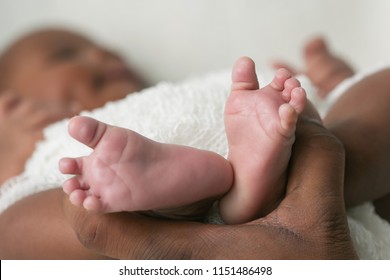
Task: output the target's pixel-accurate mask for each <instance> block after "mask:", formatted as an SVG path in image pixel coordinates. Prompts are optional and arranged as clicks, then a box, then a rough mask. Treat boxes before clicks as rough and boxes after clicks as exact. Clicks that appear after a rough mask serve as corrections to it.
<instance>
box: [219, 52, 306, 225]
mask: <svg viewBox="0 0 390 280" xmlns="http://www.w3.org/2000/svg"><path fill="white" fill-rule="evenodd" d="M232 80H233V85H232V92H231V95H230V96H229V98H228V100H227V102H226V107H225V127H226V135H227V140H228V146H229V155H228V159H229V161H230V162H231V164H232V166H233V170H234V176H235V180H234V184H233V187H232V189H231V191H229V193H228V194H227V195H225V196H224V197H223V198H222V199H221V201H220V212H221V215H222V218H223V219H224V220H225V222H227V223H242V222H246V221H249V220H252V219H254V218H257V217H258V216H262V215H265V214H267V213H268V212H270V211H271V210H273V208H274V207H275V206H276V204H277V202H278V201H279V199H280V198H281V196H282V195H283V193H284V187H285V183H286V182H285V180H286V172H287V166H288V162H289V160H290V154H291V147H292V144H293V143H294V140H295V126H296V122H297V119H298V115H299V114H300V113H301V112H302V111H303V110H304V108H305V105H306V93H305V91H304V90H303V89H302V88H301V87H300V84H299V82H298V80H297V79H295V78H291V74H290V73H289V72H288V71H287V70H284V69H280V70H279V71H277V72H276V74H275V77H274V79H273V81H272V82H271V83H270V84H269V85H267V86H265V87H263V88H261V89H259V84H258V80H257V77H256V73H255V66H254V63H253V61H252V60H250V59H249V58H241V59H240V60H238V61H237V62H236V64H235V66H234V67H233V74H232Z"/></svg>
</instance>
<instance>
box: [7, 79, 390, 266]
mask: <svg viewBox="0 0 390 280" xmlns="http://www.w3.org/2000/svg"><path fill="white" fill-rule="evenodd" d="M263 74H264V75H261V76H260V77H261V78H262V80H261V81H260V84H262V85H264V84H265V83H266V82H267V81H268V80H269V78H270V77H272V76H271V75H270V74H271V72H270V71H263ZM366 74H367V73H366ZM366 74H364V75H358V76H356V77H355V78H352V79H350V80H348V81H345V82H344V83H343V84H341V85H340V87H338V89H336V90H335V91H334V93H332V94H331V95H330V98H329V99H328V100H327V101H324V102H321V101H320V100H318V99H316V98H315V96H314V95H313V94H312V92H313V90H312V87H311V85H310V84H309V83H308V81H307V79H305V78H304V77H302V79H301V82H302V84H303V86H304V87H305V88H306V90H307V91H308V94H309V96H312V97H313V100H314V103H317V104H318V106H319V107H320V110H321V111H322V114H324V112H326V110H327V109H328V108H329V106H330V104H331V103H332V102H334V100H336V99H337V97H338V96H339V95H340V94H341V92H342V91H343V90H345V89H346V88H347V87H349V86H350V85H352V84H353V83H355V82H356V81H357V80H360V79H361V78H362V77H363V76H365V75H366ZM229 88H230V74H229V72H228V71H223V72H220V73H214V74H210V75H207V76H204V77H201V78H197V79H191V80H187V81H185V82H182V83H177V84H171V83H160V84H158V85H157V86H155V87H153V88H149V89H146V90H144V91H142V92H140V93H134V94H131V95H129V96H128V97H127V98H125V99H123V100H120V101H116V102H111V103H108V104H107V105H106V106H104V107H103V108H100V109H97V110H94V111H92V112H83V113H82V115H86V116H91V117H94V118H96V119H98V120H100V121H103V122H106V123H109V124H112V125H117V126H121V127H125V128H129V129H132V130H134V131H137V132H138V133H140V134H142V135H144V136H146V137H149V138H151V139H153V140H156V141H160V142H165V143H176V144H184V145H188V146H193V147H197V148H201V149H206V150H211V151H214V152H217V153H219V154H221V155H222V156H226V154H227V143H226V138H225V131H224V125H223V109H224V103H225V100H226V97H227V96H228V94H229ZM67 123H68V120H64V121H61V122H58V123H55V124H53V125H51V126H49V127H48V128H47V129H46V130H45V140H44V141H42V142H40V143H38V145H37V147H36V150H35V152H34V153H33V155H32V157H31V158H30V159H29V160H28V162H27V164H26V168H25V171H24V173H22V174H21V175H19V176H17V177H14V178H12V179H10V180H8V181H7V182H5V184H4V185H3V186H2V187H1V188H0V213H1V212H2V211H4V210H5V209H7V208H8V207H9V206H11V205H12V204H13V203H15V202H16V201H18V200H20V199H22V198H24V197H26V196H29V195H31V194H34V193H37V192H40V191H43V190H48V189H51V188H57V187H59V186H60V185H61V183H62V182H63V181H64V179H65V178H66V176H64V175H62V174H60V173H59V171H58V160H59V159H60V158H61V157H64V156H66V157H78V156H82V155H87V154H89V153H90V152H91V151H90V149H89V148H88V147H86V146H84V145H82V144H79V143H78V142H76V141H75V140H73V139H71V138H70V137H69V136H68V133H67ZM348 221H349V226H350V229H351V234H352V237H353V241H354V243H355V247H356V249H357V251H358V254H359V256H360V257H361V258H363V259H390V226H389V224H388V223H387V222H385V221H383V220H382V219H380V218H379V217H378V216H377V215H376V214H375V213H374V210H373V207H372V204H370V203H367V204H365V205H362V206H359V207H356V208H354V209H351V210H349V212H348Z"/></svg>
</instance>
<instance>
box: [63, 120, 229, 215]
mask: <svg viewBox="0 0 390 280" xmlns="http://www.w3.org/2000/svg"><path fill="white" fill-rule="evenodd" d="M69 133H70V135H71V136H72V137H73V138H75V139H76V140H78V141H80V142H81V143H83V144H85V145H87V146H89V147H91V148H92V149H93V152H92V153H91V154H90V155H89V156H86V157H81V158H65V159H62V160H61V161H60V171H61V172H62V173H65V174H75V175H76V176H75V177H73V178H71V179H69V180H68V181H66V182H65V183H64V185H63V189H64V191H65V192H66V193H67V194H69V196H70V200H71V202H72V203H74V204H76V205H79V206H81V205H82V206H84V207H85V208H86V209H88V210H94V211H99V212H119V211H143V210H151V209H167V208H179V207H182V206H185V205H187V204H192V203H194V202H196V201H200V200H203V199H206V198H209V197H216V196H218V195H221V194H223V193H225V192H226V191H227V190H228V189H229V188H230V187H231V185H232V180H233V175H232V169H231V166H230V164H229V162H227V161H226V160H225V159H224V158H223V157H221V156H219V155H217V154H215V153H212V152H208V151H202V150H198V149H194V148H190V147H185V146H179V145H169V144H162V143H158V142H155V141H152V140H150V139H147V138H145V137H143V136H141V135H139V134H137V133H135V132H134V131H131V130H127V129H123V128H119V127H114V126H109V125H107V124H104V123H101V122H98V121H97V120H94V119H91V118H87V117H75V118H73V119H72V120H71V122H70V124H69ZM163 212H166V211H163ZM170 214H172V213H170Z"/></svg>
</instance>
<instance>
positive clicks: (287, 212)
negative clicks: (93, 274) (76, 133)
mask: <svg viewBox="0 0 390 280" xmlns="http://www.w3.org/2000/svg"><path fill="white" fill-rule="evenodd" d="M344 157H345V152H344V148H343V145H342V144H341V142H340V141H339V140H338V139H337V138H336V137H334V136H333V135H332V134H331V133H330V132H328V131H327V130H326V129H325V128H323V127H322V126H321V125H319V124H318V123H317V122H313V121H310V120H308V119H305V120H301V121H300V122H299V123H298V127H297V135H296V143H295V144H294V148H293V154H292V158H291V163H290V171H289V179H288V185H287V189H286V195H285V198H284V199H283V200H282V201H281V203H280V205H279V206H278V208H277V209H276V210H274V211H273V212H272V213H270V214H269V215H267V216H266V217H263V218H260V219H258V220H255V221H252V222H250V223H246V224H242V225H235V226H231V225H210V224H202V223H197V222H187V221H173V220H162V219H160V220H159V219H154V218H151V217H146V216H142V215H137V214H135V213H114V214H105V215H101V214H93V213H90V212H86V211H84V210H83V209H81V208H78V207H75V206H73V205H71V204H70V203H69V201H68V199H67V198H65V199H64V211H65V215H66V217H67V218H68V220H69V222H70V223H71V225H72V227H73V229H74V230H75V232H76V234H77V236H78V238H79V240H80V242H81V243H82V244H83V245H84V246H86V247H87V248H88V249H90V250H91V251H92V252H95V253H98V254H102V255H106V256H109V257H112V258H118V259H357V254H356V252H355V250H354V248H353V245H352V241H351V239H350V235H349V229H348V225H347V218H346V213H345V207H344V200H343V182H344ZM188 240H191V242H188Z"/></svg>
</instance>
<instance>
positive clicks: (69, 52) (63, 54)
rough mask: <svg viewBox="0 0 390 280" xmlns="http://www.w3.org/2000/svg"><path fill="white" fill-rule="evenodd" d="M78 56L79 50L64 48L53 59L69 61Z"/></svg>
mask: <svg viewBox="0 0 390 280" xmlns="http://www.w3.org/2000/svg"><path fill="white" fill-rule="evenodd" d="M76 54H77V50H76V49H75V48H70V47H64V48H61V49H59V50H57V51H56V52H55V53H54V55H53V58H54V59H56V60H68V59H71V58H73V57H74V56H75V55H76Z"/></svg>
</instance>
